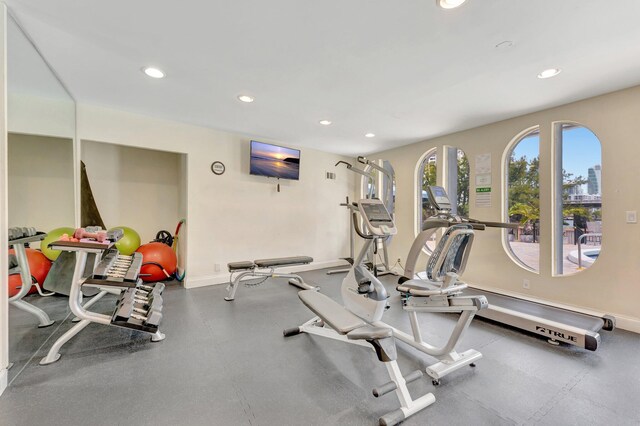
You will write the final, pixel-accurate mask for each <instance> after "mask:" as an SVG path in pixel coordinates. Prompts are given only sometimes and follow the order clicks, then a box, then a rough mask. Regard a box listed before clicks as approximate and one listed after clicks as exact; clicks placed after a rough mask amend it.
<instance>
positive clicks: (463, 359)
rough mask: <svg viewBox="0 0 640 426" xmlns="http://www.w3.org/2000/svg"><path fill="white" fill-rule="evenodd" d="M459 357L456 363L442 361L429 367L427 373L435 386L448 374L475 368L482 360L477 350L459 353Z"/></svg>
mask: <svg viewBox="0 0 640 426" xmlns="http://www.w3.org/2000/svg"><path fill="white" fill-rule="evenodd" d="M458 356H459V358H458V359H457V360H455V361H440V362H437V363H435V364H432V365H430V366H428V367H427V369H426V373H427V374H428V375H429V377H431V378H432V379H433V382H434V383H433V384H434V385H437V384H439V383H440V379H441V378H443V377H444V376H446V375H447V374H450V373H453V372H454V371H456V370H459V369H461V368H464V367H467V366H471V367H474V363H475V362H476V361H477V360H479V359H481V358H482V354H481V353H480V352H478V351H476V350H475V349H469V350H468V351H465V352H462V353H458Z"/></svg>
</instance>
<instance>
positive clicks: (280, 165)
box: [249, 141, 300, 180]
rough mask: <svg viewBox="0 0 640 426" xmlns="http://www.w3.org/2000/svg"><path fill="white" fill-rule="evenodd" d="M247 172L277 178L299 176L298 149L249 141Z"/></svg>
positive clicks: (297, 177)
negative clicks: (249, 158) (249, 154)
mask: <svg viewBox="0 0 640 426" xmlns="http://www.w3.org/2000/svg"><path fill="white" fill-rule="evenodd" d="M249 173H251V174H252V175H257V176H267V177H273V178H278V179H293V180H298V179H299V178H300V150H299V149H291V148H285V147H283V146H278V145H271V144H268V143H263V142H258V141H251V161H250V164H249Z"/></svg>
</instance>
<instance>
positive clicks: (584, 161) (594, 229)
mask: <svg viewBox="0 0 640 426" xmlns="http://www.w3.org/2000/svg"><path fill="white" fill-rule="evenodd" d="M560 126H561V132H559V134H557V136H556V141H555V143H561V144H562V212H561V213H560V211H558V212H557V214H558V215H560V214H561V215H562V217H558V222H559V221H560V220H562V235H561V236H560V235H556V236H555V238H562V241H561V244H559V243H558V244H557V247H558V248H559V250H558V255H559V256H561V259H562V262H559V261H558V260H557V262H556V274H557V275H563V274H573V273H576V272H579V271H580V270H581V269H586V268H589V267H590V266H591V265H593V263H594V262H595V261H596V259H597V258H598V255H599V254H600V246H601V241H602V195H601V194H602V154H601V146H600V141H599V140H598V138H597V137H596V135H594V134H593V132H592V131H591V130H589V129H587V128H586V127H582V126H577V125H573V124H561V125H560ZM559 229H560V228H558V234H559V233H560V231H559ZM560 248H561V249H560Z"/></svg>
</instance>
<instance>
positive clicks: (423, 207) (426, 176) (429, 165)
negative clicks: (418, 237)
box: [417, 148, 438, 232]
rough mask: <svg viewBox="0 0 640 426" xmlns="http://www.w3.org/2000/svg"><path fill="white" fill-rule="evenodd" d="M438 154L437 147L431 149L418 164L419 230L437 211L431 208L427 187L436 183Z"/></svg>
mask: <svg viewBox="0 0 640 426" xmlns="http://www.w3.org/2000/svg"><path fill="white" fill-rule="evenodd" d="M437 160H438V154H437V150H436V148H433V149H430V150H429V151H427V152H426V153H425V154H424V155H423V156H422V161H421V162H420V165H419V166H418V176H417V177H418V185H417V188H418V194H417V195H418V212H417V218H418V232H419V231H420V230H422V224H423V223H424V221H425V220H427V219H428V218H429V217H430V216H432V215H433V214H434V213H435V212H433V211H432V210H431V209H430V208H429V202H428V200H429V198H428V195H427V187H428V186H429V185H436V179H437V178H436V176H437V173H436V172H437V164H436V163H437Z"/></svg>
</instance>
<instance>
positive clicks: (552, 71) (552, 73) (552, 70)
mask: <svg viewBox="0 0 640 426" xmlns="http://www.w3.org/2000/svg"><path fill="white" fill-rule="evenodd" d="M561 72H562V70H561V69H560V68H549V69H547V70H544V71H542V72H541V73H540V74H538V78H551V77H555V76H556V75H558V74H560V73H561Z"/></svg>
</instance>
